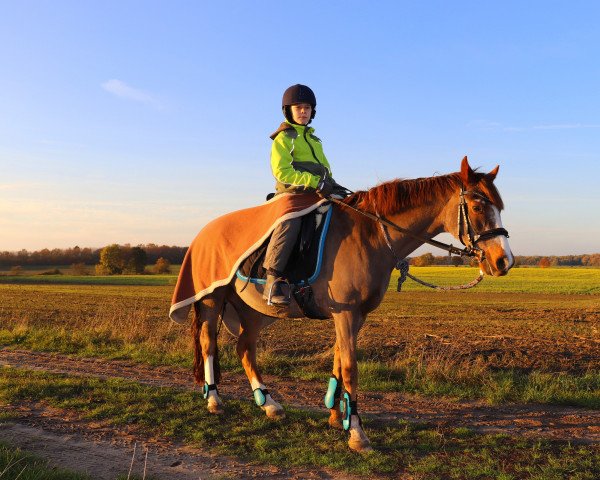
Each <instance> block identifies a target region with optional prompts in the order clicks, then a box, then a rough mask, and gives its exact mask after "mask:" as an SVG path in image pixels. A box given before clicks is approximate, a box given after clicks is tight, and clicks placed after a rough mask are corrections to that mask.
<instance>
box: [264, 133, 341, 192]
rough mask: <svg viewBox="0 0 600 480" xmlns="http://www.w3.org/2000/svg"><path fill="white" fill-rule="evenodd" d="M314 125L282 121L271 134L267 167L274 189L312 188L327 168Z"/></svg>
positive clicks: (294, 190)
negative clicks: (271, 143)
mask: <svg viewBox="0 0 600 480" xmlns="http://www.w3.org/2000/svg"><path fill="white" fill-rule="evenodd" d="M314 131H315V129H314V128H312V127H308V126H305V125H294V124H292V123H289V122H283V123H282V124H281V125H280V127H279V128H278V129H277V131H276V132H275V133H273V135H271V138H272V139H273V145H272V147H271V170H272V172H273V176H274V177H275V180H276V184H275V189H276V190H277V192H304V191H307V190H314V189H315V188H317V185H319V182H320V181H321V178H322V177H323V176H324V175H325V173H327V176H329V177H331V168H330V166H329V162H328V161H327V158H325V154H324V153H323V145H322V144H321V140H319V138H317V137H316V136H315V135H314Z"/></svg>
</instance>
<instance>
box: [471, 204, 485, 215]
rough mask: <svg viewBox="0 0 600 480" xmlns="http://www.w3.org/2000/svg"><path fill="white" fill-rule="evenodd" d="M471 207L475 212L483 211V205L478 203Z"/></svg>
mask: <svg viewBox="0 0 600 480" xmlns="http://www.w3.org/2000/svg"><path fill="white" fill-rule="evenodd" d="M471 209H472V210H473V211H474V212H475V213H481V212H483V207H482V206H481V205H477V204H475V205H473V206H472V207H471Z"/></svg>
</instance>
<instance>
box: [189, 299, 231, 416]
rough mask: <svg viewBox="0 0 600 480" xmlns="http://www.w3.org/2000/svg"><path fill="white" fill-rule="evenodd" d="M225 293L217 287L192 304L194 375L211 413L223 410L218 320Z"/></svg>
mask: <svg viewBox="0 0 600 480" xmlns="http://www.w3.org/2000/svg"><path fill="white" fill-rule="evenodd" d="M223 302H224V294H223V293H222V292H220V291H219V290H217V291H215V292H214V293H213V294H211V295H210V296H207V297H205V298H203V299H202V300H200V301H198V302H196V303H195V304H194V321H193V324H192V334H193V337H194V376H195V378H196V382H197V383H198V384H199V385H201V386H202V388H203V393H204V398H206V400H207V408H208V411H209V412H210V413H217V414H219V413H223V402H222V400H221V398H220V397H219V392H218V391H217V383H218V382H219V381H220V380H221V370H220V367H219V351H218V347H217V323H218V320H219V315H220V314H221V311H222V309H223Z"/></svg>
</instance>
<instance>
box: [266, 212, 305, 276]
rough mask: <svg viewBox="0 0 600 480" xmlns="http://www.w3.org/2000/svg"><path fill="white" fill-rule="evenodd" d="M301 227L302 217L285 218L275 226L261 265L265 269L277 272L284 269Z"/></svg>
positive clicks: (280, 272) (279, 272) (281, 271)
mask: <svg viewBox="0 0 600 480" xmlns="http://www.w3.org/2000/svg"><path fill="white" fill-rule="evenodd" d="M301 227H302V217H297V218H292V219H290V220H286V221H284V222H281V223H280V224H279V225H277V226H276V227H275V230H273V235H272V236H271V241H270V242H269V246H268V247H267V252H266V254H265V261H264V262H263V267H265V269H266V270H267V271H269V270H270V271H271V272H277V273H278V274H282V273H283V272H284V271H285V267H286V265H287V263H288V260H289V259H290V255H291V254H292V250H293V249H294V244H295V243H296V240H297V239H298V235H299V234H300V228H301Z"/></svg>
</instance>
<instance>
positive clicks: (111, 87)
mask: <svg viewBox="0 0 600 480" xmlns="http://www.w3.org/2000/svg"><path fill="white" fill-rule="evenodd" d="M102 88H103V89H104V90H106V91H107V92H108V93H112V94H113V95H115V96H117V97H120V98H124V99H126V100H132V101H134V102H139V103H144V104H146V105H151V106H153V107H155V108H161V106H162V105H161V102H160V101H159V100H158V99H157V98H155V97H154V96H153V95H151V94H150V93H148V92H145V91H143V90H140V89H138V88H134V87H132V86H130V85H127V84H126V83H125V82H122V81H121V80H117V79H111V80H107V81H106V82H104V83H103V84H102Z"/></svg>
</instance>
